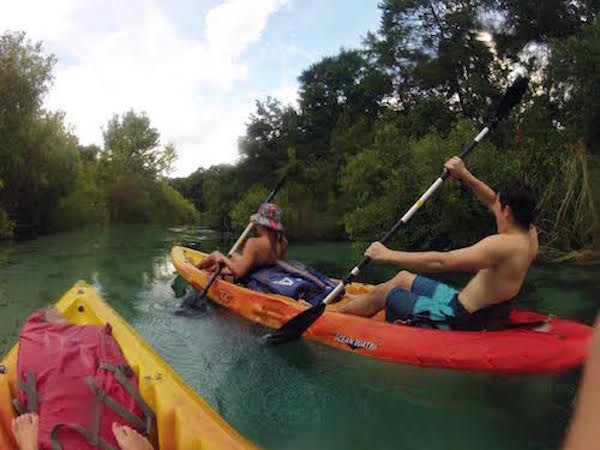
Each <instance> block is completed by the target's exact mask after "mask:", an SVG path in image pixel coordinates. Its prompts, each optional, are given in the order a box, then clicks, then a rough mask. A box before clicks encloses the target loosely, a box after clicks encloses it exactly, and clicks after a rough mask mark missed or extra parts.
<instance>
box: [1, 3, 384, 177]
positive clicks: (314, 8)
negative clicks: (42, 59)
mask: <svg viewBox="0 0 600 450" xmlns="http://www.w3.org/2000/svg"><path fill="white" fill-rule="evenodd" d="M377 3H378V2H377V0H221V1H216V0H204V1H202V0H196V1H192V0H51V1H49V0H20V1H18V2H16V1H14V0H0V11H2V14H0V33H1V32H4V31H7V30H10V31H25V32H26V33H27V35H28V37H29V38H30V39H31V40H33V41H42V43H43V50H44V52H45V53H52V54H54V55H55V56H56V58H57V64H56V66H55V69H54V82H53V85H52V87H51V88H50V92H49V94H48V95H47V97H46V99H45V107H46V108H47V109H49V110H53V111H56V110H60V111H63V112H64V113H65V120H66V122H67V124H68V125H69V126H70V127H71V128H72V131H73V133H74V134H75V135H77V136H78V137H79V141H80V143H81V144H82V145H88V144H96V145H99V146H100V147H102V143H103V139H102V128H103V127H105V126H106V124H107V123H108V120H109V119H110V118H111V117H112V116H113V115H114V114H122V113H124V112H126V111H128V110H130V109H133V110H134V111H136V112H142V111H145V112H146V114H147V115H148V117H149V118H150V121H151V123H152V125H153V126H154V127H155V128H156V129H157V130H158V131H159V133H160V135H161V144H163V145H164V144H166V143H168V142H171V143H173V144H175V146H176V148H177V152H178V155H179V158H178V160H177V162H176V164H175V169H174V172H173V173H172V174H171V176H187V175H189V174H190V173H192V172H193V171H195V170H196V169H197V168H198V167H205V168H206V167H209V166H211V165H214V164H220V163H233V162H235V161H236V159H237V158H238V145H237V142H238V138H239V137H240V136H242V135H243V134H244V131H245V124H246V123H247V121H248V117H249V115H250V114H251V113H252V112H253V111H254V109H255V101H256V100H257V99H258V100H264V99H265V98H266V97H267V96H271V97H275V98H277V99H279V100H280V101H282V102H284V103H286V104H288V103H289V104H292V105H294V106H296V104H297V103H296V102H297V89H298V81H297V78H298V76H299V75H300V74H301V72H302V71H303V70H304V69H306V68H308V67H309V66H310V65H311V64H312V63H315V62H317V61H319V60H320V59H321V58H322V57H324V56H328V55H335V54H336V53H337V52H338V51H339V50H340V48H342V47H343V48H356V47H358V46H360V45H361V42H362V40H363V38H364V37H365V36H366V34H367V32H368V31H376V30H377V28H378V26H379V17H380V12H379V10H378V8H377Z"/></svg>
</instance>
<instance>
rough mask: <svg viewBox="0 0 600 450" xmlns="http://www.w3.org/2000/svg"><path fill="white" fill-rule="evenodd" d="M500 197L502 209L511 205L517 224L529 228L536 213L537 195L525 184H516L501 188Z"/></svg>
mask: <svg viewBox="0 0 600 450" xmlns="http://www.w3.org/2000/svg"><path fill="white" fill-rule="evenodd" d="M498 197H499V200H500V205H501V206H502V209H504V208H505V207H506V206H507V205H508V206H510V210H511V211H512V215H513V217H514V219H515V222H516V223H517V225H519V226H521V227H522V228H524V229H525V230H528V229H529V227H530V226H531V222H533V217H534V215H535V197H534V196H533V192H531V189H530V188H529V187H528V186H526V185H524V184H514V185H512V186H508V187H505V188H502V189H500V191H499V192H498Z"/></svg>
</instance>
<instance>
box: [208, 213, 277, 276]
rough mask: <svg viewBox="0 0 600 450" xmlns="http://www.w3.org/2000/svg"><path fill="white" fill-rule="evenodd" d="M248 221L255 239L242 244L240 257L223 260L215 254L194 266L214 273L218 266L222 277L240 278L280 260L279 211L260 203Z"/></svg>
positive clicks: (236, 254) (220, 254) (235, 256)
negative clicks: (221, 267) (252, 225)
mask: <svg viewBox="0 0 600 450" xmlns="http://www.w3.org/2000/svg"><path fill="white" fill-rule="evenodd" d="M250 221H251V222H252V223H254V225H255V227H256V232H257V234H258V236H257V237H254V238H250V239H248V240H247V241H246V244H245V245H244V250H243V251H242V254H241V255H240V254H238V253H234V254H233V255H232V256H231V258H227V257H226V256H225V255H223V254H222V253H221V252H218V251H215V252H212V253H211V254H210V255H208V256H207V257H206V258H204V259H203V260H202V261H200V263H198V265H197V267H198V268H199V269H213V270H214V268H216V266H217V265H218V264H222V265H223V266H225V268H224V269H223V271H222V272H221V273H222V274H223V275H233V276H234V277H235V278H236V279H240V278H243V277H244V276H245V275H247V274H249V273H250V272H251V271H252V270H253V269H255V268H259V267H264V266H270V265H273V264H275V263H276V262H277V260H279V259H283V257H284V255H285V252H286V251H287V246H288V242H287V239H286V238H285V236H284V234H283V224H282V212H281V208H279V206H277V205H276V204H274V203H263V204H262V205H260V208H258V212H257V213H256V214H253V215H252V216H251V217H250Z"/></svg>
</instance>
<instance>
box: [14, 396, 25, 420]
mask: <svg viewBox="0 0 600 450" xmlns="http://www.w3.org/2000/svg"><path fill="white" fill-rule="evenodd" d="M12 404H13V406H14V407H15V410H16V411H17V413H18V415H19V416H20V415H21V414H25V413H26V412H27V411H26V410H25V407H24V406H23V403H21V400H19V399H18V398H13V400H12Z"/></svg>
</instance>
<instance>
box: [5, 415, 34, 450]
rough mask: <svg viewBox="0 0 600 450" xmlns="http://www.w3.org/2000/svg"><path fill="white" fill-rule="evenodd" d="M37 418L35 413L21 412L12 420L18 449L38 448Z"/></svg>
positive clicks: (29, 449)
mask: <svg viewBox="0 0 600 450" xmlns="http://www.w3.org/2000/svg"><path fill="white" fill-rule="evenodd" d="M38 429H39V420H38V415H37V414H36V413H27V414H22V415H20V416H19V417H16V418H14V419H13V421H12V431H13V434H14V435H15V439H16V440H17V444H18V445H19V450H38Z"/></svg>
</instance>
